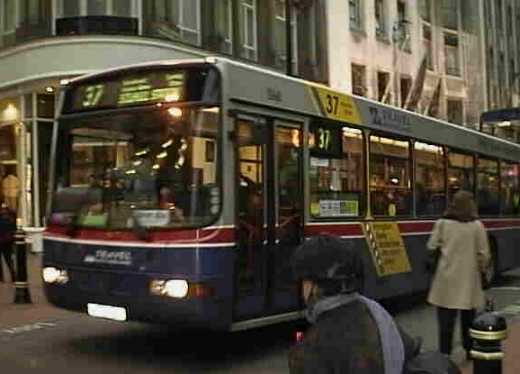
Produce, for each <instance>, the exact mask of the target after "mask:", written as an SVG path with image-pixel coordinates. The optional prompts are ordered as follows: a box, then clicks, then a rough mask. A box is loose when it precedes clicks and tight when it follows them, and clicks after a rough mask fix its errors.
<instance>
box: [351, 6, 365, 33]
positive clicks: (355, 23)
mask: <svg viewBox="0 0 520 374" xmlns="http://www.w3.org/2000/svg"><path fill="white" fill-rule="evenodd" d="M348 3H349V25H350V29H351V30H354V31H363V23H364V20H363V4H362V2H361V1H360V0H348Z"/></svg>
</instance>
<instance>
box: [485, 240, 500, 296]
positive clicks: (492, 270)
mask: <svg viewBox="0 0 520 374" xmlns="http://www.w3.org/2000/svg"><path fill="white" fill-rule="evenodd" d="M490 244H491V249H490V254H491V256H490V258H489V263H488V266H487V267H486V270H485V271H484V274H483V277H482V278H483V279H482V281H483V283H484V284H483V285H482V286H483V287H484V288H489V287H491V286H492V285H493V284H494V283H495V282H496V281H497V279H498V260H497V251H496V248H495V245H494V243H493V241H490Z"/></svg>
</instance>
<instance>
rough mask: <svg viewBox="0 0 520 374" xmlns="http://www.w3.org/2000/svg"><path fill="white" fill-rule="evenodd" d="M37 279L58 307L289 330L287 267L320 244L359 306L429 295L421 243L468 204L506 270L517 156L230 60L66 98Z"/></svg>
mask: <svg viewBox="0 0 520 374" xmlns="http://www.w3.org/2000/svg"><path fill="white" fill-rule="evenodd" d="M51 159H52V165H51V172H50V185H51V186H50V193H49V203H48V215H47V228H46V232H45V235H44V254H43V264H42V276H43V279H44V289H45V293H46V296H47V298H48V300H49V301H50V302H51V303H52V304H54V305H55V306H58V307H61V308H67V309H71V310H77V311H81V312H84V313H88V314H89V315H91V316H93V317H100V318H109V319H113V320H118V321H131V320H134V321H148V322H154V323H166V324H169V325H173V326H180V327H183V328H194V329H199V328H202V329H208V330H221V331H222V330H224V331H237V330H244V329H249V328H255V327H259V326H264V325H268V324H274V323H279V322H284V321H291V320H297V319H300V318H302V316H303V309H304V305H303V304H302V300H301V298H300V296H299V290H300V285H299V284H298V283H297V282H296V281H295V280H294V279H293V277H292V274H291V267H290V258H291V255H292V253H293V252H294V250H295V249H296V248H297V247H298V246H299V245H300V244H301V243H302V242H303V241H304V240H305V238H308V237H311V236H313V235H317V234H331V235H337V236H340V237H342V238H344V241H345V245H346V246H352V247H354V248H356V249H357V250H359V251H360V253H361V254H362V256H363V260H364V264H365V278H366V279H365V283H364V290H363V292H364V293H365V294H366V295H368V296H370V297H372V298H375V299H386V298H391V297H395V296H400V295H409V294H412V293H416V292H421V291H424V290H427V289H428V287H429V283H430V278H431V274H429V273H428V272H427V271H426V270H425V266H424V263H425V260H426V257H427V253H426V241H427V239H428V237H429V234H430V232H431V230H432V227H433V223H434V221H435V220H436V219H437V218H438V217H440V216H441V215H442V213H443V211H444V209H445V208H446V205H447V202H448V201H449V199H450V196H451V195H452V194H453V193H454V192H455V191H457V190H459V189H465V190H468V191H472V192H473V193H474V194H475V196H476V199H477V201H478V207H479V213H480V216H481V217H482V220H483V222H484V224H485V226H486V228H487V231H488V234H489V239H490V243H491V247H492V254H493V261H492V264H491V265H490V267H489V270H488V272H487V274H486V276H487V277H488V278H489V279H490V280H491V279H493V278H494V277H495V276H496V274H497V273H499V272H501V271H504V270H505V269H508V268H512V267H515V266H518V265H519V263H520V252H518V251H517V250H516V245H515V243H518V242H519V241H520V217H519V208H520V205H519V204H520V202H519V200H520V188H519V171H520V146H519V145H517V144H514V143H511V142H508V141H505V140H501V139H498V138H495V137H492V136H490V135H487V134H483V133H479V132H477V131H473V130H471V129H467V128H464V127H462V126H458V125H454V124H450V123H447V122H443V121H440V120H436V119H432V118H428V117H426V116H422V115H419V114H416V113H412V112H408V111H405V110H402V109H399V108H395V107H391V106H388V105H384V104H381V103H378V102H374V101H371V100H368V99H365V98H362V97H356V96H351V95H348V94H345V93H342V92H338V91H335V90H332V89H331V88H329V87H327V86H324V85H320V84H316V83H312V82H308V81H304V80H301V79H297V78H293V77H288V76H284V75H282V74H278V73H276V72H273V71H269V70H267V69H262V68H259V67H254V66H250V65H247V64H244V63H240V62H236V61H231V60H228V59H225V58H220V57H218V58H216V57H207V58H202V59H196V60H182V61H178V60H177V61H161V62H155V63H146V64H140V65H133V66H127V67H121V68H116V69H112V70H108V71H104V72H100V73H95V74H92V75H88V76H84V77H80V78H76V79H74V80H72V81H70V82H69V83H67V84H66V85H64V86H63V87H62V90H61V94H60V99H59V115H58V117H57V120H56V122H55V125H54V130H53V142H52V149H51Z"/></svg>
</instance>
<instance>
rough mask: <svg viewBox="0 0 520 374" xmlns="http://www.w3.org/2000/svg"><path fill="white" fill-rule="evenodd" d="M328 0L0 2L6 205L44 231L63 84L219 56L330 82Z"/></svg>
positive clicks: (0, 157)
mask: <svg viewBox="0 0 520 374" xmlns="http://www.w3.org/2000/svg"><path fill="white" fill-rule="evenodd" d="M326 2H327V1H326V0H314V1H310V0H293V2H292V4H290V5H291V6H290V7H289V8H288V7H287V6H286V3H285V1H284V0H218V1H214V0H0V182H1V188H0V203H2V204H5V205H7V206H9V207H11V208H12V209H14V210H16V211H17V215H18V218H19V224H21V225H24V226H33V227H39V226H42V225H44V224H45V222H44V210H45V205H46V204H45V200H46V191H47V185H48V184H47V174H48V168H49V152H48V150H49V146H50V141H51V133H52V124H53V122H54V117H55V106H56V105H55V103H56V97H55V95H56V89H57V87H58V86H59V84H60V81H61V80H63V79H69V78H71V77H75V76H78V75H82V74H86V73H92V72H95V71H99V70H102V69H106V68H111V67H117V66H123V65H129V64H133V63H140V62H146V61H155V60H163V59H186V58H193V57H201V56H207V55H223V56H231V57H233V58H236V59H239V60H243V61H246V62H250V63H252V64H259V65H262V66H265V67H268V68H271V69H275V70H279V71H282V72H288V73H290V74H293V75H299V76H302V77H305V78H307V79H311V80H314V81H320V82H325V83H326V82H327V79H328V73H327V67H328V64H327V63H326V58H327V57H328V56H327V53H326V43H325V40H326V36H325V34H324V31H325V30H326V27H325V7H324V4H325V3H326ZM287 11H289V12H288V13H289V17H287V15H286V14H287ZM287 19H289V20H290V22H289V25H288V23H287V22H286V20H287ZM288 27H290V30H291V32H290V33H286V31H287V29H288ZM287 34H289V35H291V37H290V40H288V38H287ZM288 59H289V60H290V64H289V63H288V61H287V60H288Z"/></svg>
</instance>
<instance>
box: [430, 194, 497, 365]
mask: <svg viewBox="0 0 520 374" xmlns="http://www.w3.org/2000/svg"><path fill="white" fill-rule="evenodd" d="M427 246H428V249H429V250H431V251H440V258H439V261H438V265H437V269H436V271H435V274H434V276H433V281H432V285H431V289H430V293H429V295H428V302H429V303H430V304H433V305H435V306H436V307H437V317H438V323H439V348H440V351H441V352H442V353H445V354H447V355H449V354H450V353H451V349H452V340H453V330H454V326H455V320H456V318H457V316H458V315H460V318H461V334H462V344H463V347H464V349H465V350H466V353H467V355H468V357H469V351H470V349H471V339H470V337H469V328H470V326H471V323H472V322H473V319H474V317H475V311H476V309H478V308H481V307H482V306H483V305H484V301H485V298H484V292H483V290H482V280H481V272H483V271H485V269H486V266H487V265H488V262H489V258H490V252H489V243H488V238H487V234H486V230H485V229H484V225H483V224H482V222H480V221H479V220H478V215H477V208H476V205H475V202H474V200H473V195H472V194H471V193H470V192H467V191H458V192H457V193H456V194H455V195H454V196H453V199H452V201H451V202H450V204H449V206H448V209H447V210H446V212H445V214H444V216H443V218H441V219H439V220H438V221H437V222H435V225H434V227H433V232H432V234H431V236H430V239H429V240H428V243H427Z"/></svg>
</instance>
